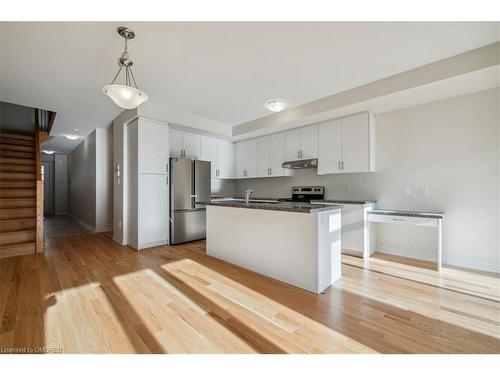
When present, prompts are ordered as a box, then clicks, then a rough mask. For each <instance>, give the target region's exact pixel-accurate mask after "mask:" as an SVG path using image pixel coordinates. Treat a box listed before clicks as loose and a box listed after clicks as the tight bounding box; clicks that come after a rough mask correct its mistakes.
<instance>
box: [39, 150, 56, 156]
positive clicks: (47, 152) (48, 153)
mask: <svg viewBox="0 0 500 375" xmlns="http://www.w3.org/2000/svg"><path fill="white" fill-rule="evenodd" d="M42 152H43V153H44V154H47V155H52V154H53V153H54V152H55V151H50V150H42Z"/></svg>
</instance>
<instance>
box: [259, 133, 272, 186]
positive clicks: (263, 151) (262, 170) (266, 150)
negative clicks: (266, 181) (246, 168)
mask: <svg viewBox="0 0 500 375" xmlns="http://www.w3.org/2000/svg"><path fill="white" fill-rule="evenodd" d="M270 146H271V143H270V137H261V138H257V175H258V176H259V177H267V176H269V174H270V170H269V168H271V163H270V161H271V154H270V151H271V149H270Z"/></svg>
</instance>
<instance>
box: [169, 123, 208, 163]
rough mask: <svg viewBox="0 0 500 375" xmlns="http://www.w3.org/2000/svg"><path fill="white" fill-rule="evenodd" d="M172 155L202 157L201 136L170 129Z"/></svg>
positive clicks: (191, 157)
mask: <svg viewBox="0 0 500 375" xmlns="http://www.w3.org/2000/svg"><path fill="white" fill-rule="evenodd" d="M170 156H172V157H177V158H189V159H196V160H198V159H200V157H201V137H200V136H199V135H196V134H189V133H184V132H180V131H175V130H173V131H170Z"/></svg>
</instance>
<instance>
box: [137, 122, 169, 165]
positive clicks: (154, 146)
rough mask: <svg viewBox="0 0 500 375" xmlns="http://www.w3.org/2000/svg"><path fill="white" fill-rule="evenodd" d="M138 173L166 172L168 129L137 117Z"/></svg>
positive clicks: (163, 125)
mask: <svg viewBox="0 0 500 375" xmlns="http://www.w3.org/2000/svg"><path fill="white" fill-rule="evenodd" d="M138 129H139V135H138V137H139V139H138V143H139V145H138V157H139V160H138V164H139V165H138V168H139V173H168V162H169V150H168V149H169V129H168V126H167V124H160V123H157V122H152V121H148V120H144V119H139V127H138Z"/></svg>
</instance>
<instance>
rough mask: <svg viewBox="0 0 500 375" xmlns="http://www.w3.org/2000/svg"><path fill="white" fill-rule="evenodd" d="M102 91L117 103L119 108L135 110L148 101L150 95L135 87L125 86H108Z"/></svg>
mask: <svg viewBox="0 0 500 375" xmlns="http://www.w3.org/2000/svg"><path fill="white" fill-rule="evenodd" d="M102 91H103V92H104V93H105V94H106V95H107V96H109V97H110V98H111V100H113V102H115V104H116V105H117V106H118V107H122V108H125V109H133V108H137V107H138V106H140V105H141V104H142V103H144V102H145V101H146V100H148V94H146V93H145V92H144V91H141V90H139V89H136V88H135V87H131V86H125V85H107V86H104V88H103V89H102Z"/></svg>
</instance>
